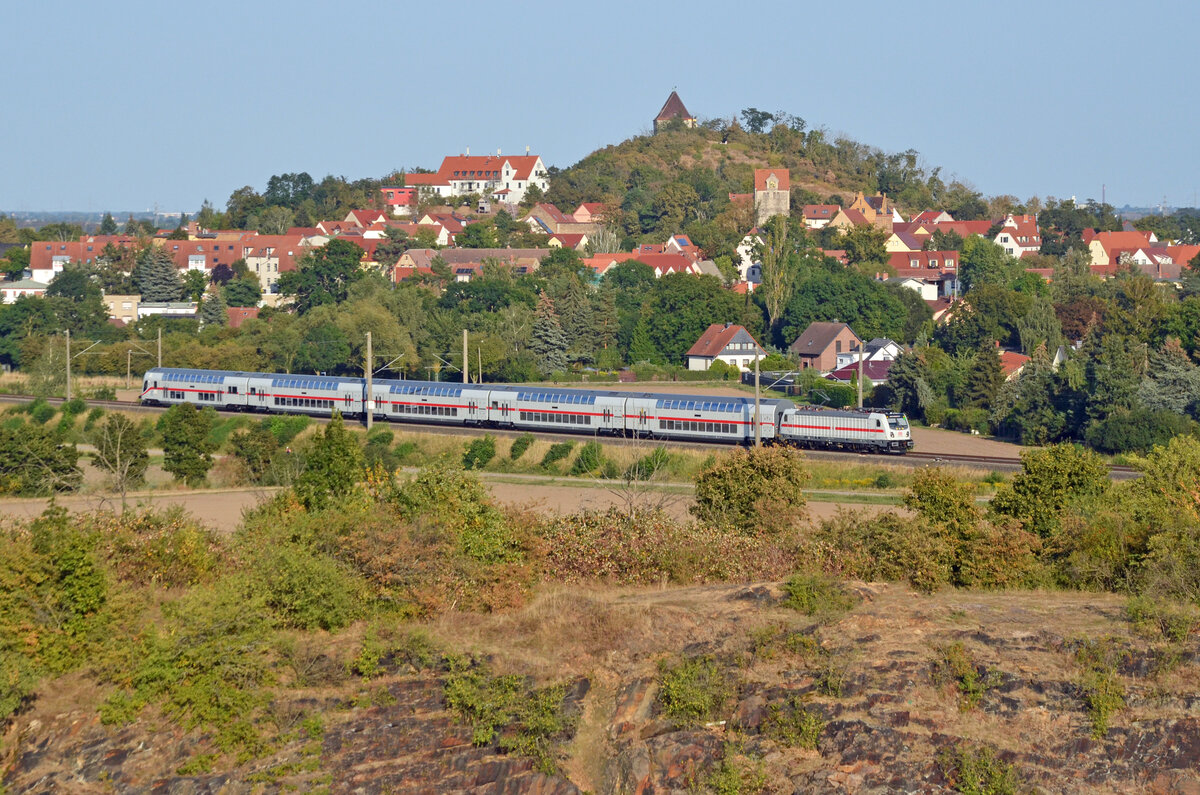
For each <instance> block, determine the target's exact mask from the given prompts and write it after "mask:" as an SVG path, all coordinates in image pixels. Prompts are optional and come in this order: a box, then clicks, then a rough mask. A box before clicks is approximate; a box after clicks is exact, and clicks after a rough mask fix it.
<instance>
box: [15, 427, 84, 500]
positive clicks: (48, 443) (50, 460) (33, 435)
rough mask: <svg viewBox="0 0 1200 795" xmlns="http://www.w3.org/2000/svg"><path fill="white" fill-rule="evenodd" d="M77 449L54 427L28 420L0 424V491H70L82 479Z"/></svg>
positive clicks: (39, 492) (37, 492) (25, 493)
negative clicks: (19, 422)
mask: <svg viewBox="0 0 1200 795" xmlns="http://www.w3.org/2000/svg"><path fill="white" fill-rule="evenodd" d="M78 462H79V451H78V450H76V448H75V445H73V444H67V443H66V441H65V440H64V439H62V438H61V436H60V435H59V433H58V432H57V430H56V429H54V428H52V427H48V426H44V425H38V424H36V423H32V422H26V423H21V424H17V425H13V424H12V423H5V424H4V425H0V494H20V495H29V496H35V495H44V494H54V493H57V492H63V491H73V490H75V489H76V488H78V487H79V484H80V482H81V481H82V480H83V472H82V471H81V470H80V469H79V463H78Z"/></svg>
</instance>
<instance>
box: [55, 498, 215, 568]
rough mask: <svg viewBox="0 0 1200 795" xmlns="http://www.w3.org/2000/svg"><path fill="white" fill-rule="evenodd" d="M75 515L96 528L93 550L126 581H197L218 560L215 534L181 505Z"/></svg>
mask: <svg viewBox="0 0 1200 795" xmlns="http://www.w3.org/2000/svg"><path fill="white" fill-rule="evenodd" d="M79 521H80V522H81V523H82V526H84V527H85V528H86V529H87V530H88V531H89V532H95V533H96V534H97V536H98V537H99V539H100V541H99V546H98V549H97V551H98V553H99V554H100V555H101V556H102V557H103V558H104V559H105V561H106V562H107V564H108V566H109V567H110V569H111V570H112V571H113V573H114V574H116V576H117V579H119V580H121V581H122V582H124V583H126V584H129V585H139V586H146V585H153V586H157V587H160V588H179V587H182V586H188V585H197V584H199V583H203V582H208V581H211V580H212V579H213V578H214V577H215V576H216V574H218V573H219V572H220V570H221V569H222V567H223V565H224V560H225V550H224V548H223V546H222V544H221V542H220V539H219V537H218V536H217V535H216V533H214V532H213V531H211V530H209V529H208V528H206V527H203V526H201V525H200V524H198V523H197V522H196V520H195V519H193V518H192V517H190V516H188V515H187V514H186V513H185V512H184V511H183V509H182V508H178V507H175V508H169V509H166V510H161V511H160V510H154V509H152V508H150V509H145V510H139V511H125V512H123V513H120V514H115V513H109V512H101V513H95V514H91V515H89V516H86V517H81V519H80V520H79Z"/></svg>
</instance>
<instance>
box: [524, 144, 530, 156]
mask: <svg viewBox="0 0 1200 795" xmlns="http://www.w3.org/2000/svg"><path fill="white" fill-rule="evenodd" d="M525 156H526V157H528V156H529V147H528V146H526V147H525Z"/></svg>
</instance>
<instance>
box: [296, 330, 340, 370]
mask: <svg viewBox="0 0 1200 795" xmlns="http://www.w3.org/2000/svg"><path fill="white" fill-rule="evenodd" d="M349 360H350V342H349V341H348V340H347V339H346V335H345V334H344V333H343V332H342V330H341V329H339V328H338V327H337V326H335V325H334V324H333V323H322V324H320V325H317V326H314V327H312V328H310V329H309V330H308V331H307V332H306V333H305V334H304V338H303V342H302V343H301V346H300V351H299V353H298V354H297V355H296V370H297V371H299V372H304V373H328V372H332V371H334V370H338V369H339V368H342V367H343V366H345V364H346V363H347V362H348V361H349Z"/></svg>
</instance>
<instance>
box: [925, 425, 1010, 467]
mask: <svg viewBox="0 0 1200 795" xmlns="http://www.w3.org/2000/svg"><path fill="white" fill-rule="evenodd" d="M912 434H913V449H914V450H920V451H921V452H922V453H934V452H937V453H947V454H949V455H986V456H999V457H1002V458H1012V459H1014V460H1016V459H1019V458H1020V457H1021V451H1022V450H1028V449H1029V448H1027V447H1022V446H1021V445H1019V444H1013V443H1012V442H1001V441H999V440H997V439H992V438H989V437H987V436H972V435H971V434H969V433H960V432H959V431H944V430H942V429H941V428H913V429H912Z"/></svg>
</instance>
